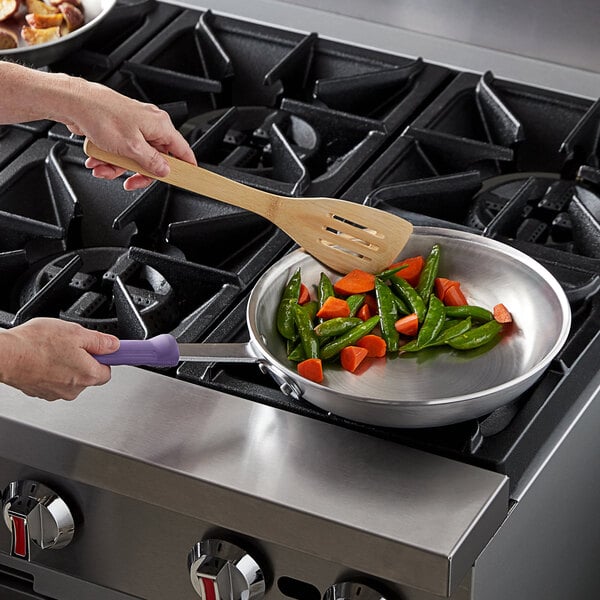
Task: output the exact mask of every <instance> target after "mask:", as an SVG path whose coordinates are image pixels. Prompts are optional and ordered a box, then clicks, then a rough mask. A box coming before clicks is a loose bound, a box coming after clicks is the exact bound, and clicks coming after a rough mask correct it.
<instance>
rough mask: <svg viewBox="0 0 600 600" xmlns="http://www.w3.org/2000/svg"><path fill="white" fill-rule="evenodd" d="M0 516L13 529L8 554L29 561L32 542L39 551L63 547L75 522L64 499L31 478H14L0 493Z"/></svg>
mask: <svg viewBox="0 0 600 600" xmlns="http://www.w3.org/2000/svg"><path fill="white" fill-rule="evenodd" d="M2 515H3V517H4V522H5V523H6V526H7V527H8V528H9V529H10V531H11V532H12V543H11V551H10V552H11V555H12V556H14V557H16V558H22V559H24V560H29V557H30V550H31V542H34V543H35V544H37V545H38V546H39V547H40V548H41V549H42V550H45V549H47V548H53V549H58V548H64V547H65V546H66V545H67V544H69V543H70V541H71V540H72V539H73V534H74V533H75V523H74V520H73V515H72V513H71V510H70V509H69V507H68V506H67V504H66V502H65V501H64V500H63V499H62V498H61V497H60V496H59V495H58V494H56V493H55V492H54V491H53V490H51V489H50V488H49V487H47V486H45V485H44V484H42V483H39V482H37V481H33V480H30V479H25V480H19V481H13V482H12V483H10V484H9V485H8V486H7V487H6V488H5V489H4V491H3V493H2Z"/></svg>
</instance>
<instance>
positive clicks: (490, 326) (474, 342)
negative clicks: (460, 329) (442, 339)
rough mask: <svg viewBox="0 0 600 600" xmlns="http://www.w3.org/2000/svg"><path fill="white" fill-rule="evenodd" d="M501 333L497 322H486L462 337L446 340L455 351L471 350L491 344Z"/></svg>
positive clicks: (500, 327) (500, 326)
mask: <svg viewBox="0 0 600 600" xmlns="http://www.w3.org/2000/svg"><path fill="white" fill-rule="evenodd" d="M501 331H502V325H501V324H500V323H498V322H497V321H488V322H487V323H484V324H483V325H480V326H479V327H475V328H474V329H471V330H470V331H467V332H466V333H463V334H462V335H458V336H456V337H454V338H452V339H451V340H448V342H447V343H448V345H449V346H452V347H453V348H456V349H457V350H472V349H473V348H479V347H480V346H483V345H484V344H487V343H488V342H491V341H492V340H493V339H494V338H495V337H496V336H497V335H498V334H499V333H500V332H501Z"/></svg>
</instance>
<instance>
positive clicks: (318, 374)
mask: <svg viewBox="0 0 600 600" xmlns="http://www.w3.org/2000/svg"><path fill="white" fill-rule="evenodd" d="M297 369H298V375H301V376H302V377H306V379H310V380H311V381H314V382H315V383H321V382H322V381H323V363H322V362H321V359H320V358H307V359H306V360H303V361H302V362H299V363H298V366H297Z"/></svg>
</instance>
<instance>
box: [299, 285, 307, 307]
mask: <svg viewBox="0 0 600 600" xmlns="http://www.w3.org/2000/svg"><path fill="white" fill-rule="evenodd" d="M307 302H310V292H309V291H308V288H307V287H306V286H305V285H304V284H303V283H301V284H300V294H299V295H298V304H306V303H307Z"/></svg>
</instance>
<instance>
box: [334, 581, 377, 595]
mask: <svg viewBox="0 0 600 600" xmlns="http://www.w3.org/2000/svg"><path fill="white" fill-rule="evenodd" d="M323 600H385V598H384V597H383V596H382V595H381V594H380V593H379V592H376V591H375V590H374V589H373V588H370V587H369V586H366V585H363V584H362V583H353V582H350V581H345V582H343V583H336V584H334V585H332V586H331V587H330V588H328V589H327V591H326V592H325V595H324V596H323Z"/></svg>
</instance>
